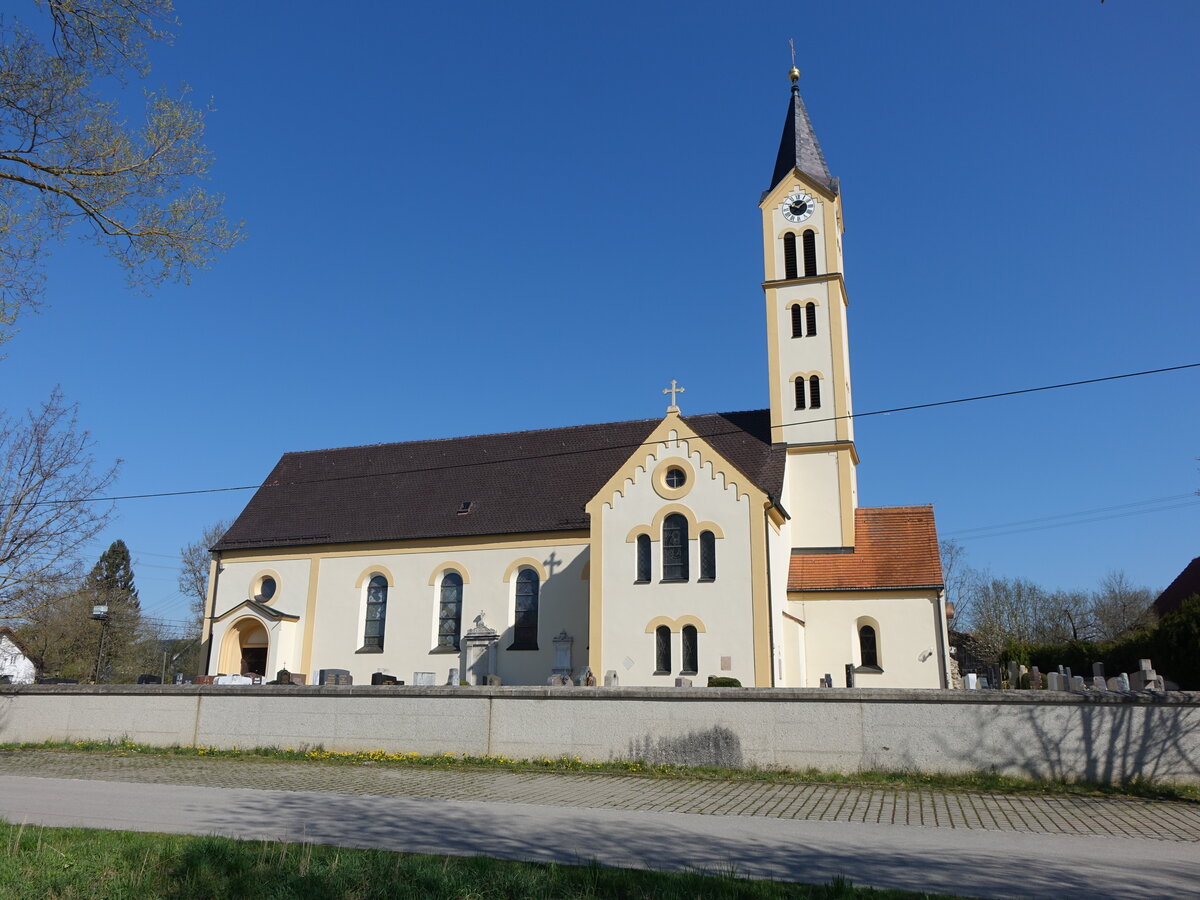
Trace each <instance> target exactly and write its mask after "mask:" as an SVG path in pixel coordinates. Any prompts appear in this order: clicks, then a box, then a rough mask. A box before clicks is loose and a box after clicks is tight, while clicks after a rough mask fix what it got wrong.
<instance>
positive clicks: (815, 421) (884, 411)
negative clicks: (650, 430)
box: [0, 362, 1200, 507]
mask: <svg viewBox="0 0 1200 900" xmlns="http://www.w3.org/2000/svg"><path fill="white" fill-rule="evenodd" d="M1195 368H1200V362H1195V363H1185V364H1183V365H1179V366H1166V367H1164V368H1161V369H1146V370H1144V371H1141V372H1126V373H1124V374H1121V375H1104V376H1101V377H1099V378H1085V379H1081V380H1079V381H1065V382H1061V383H1058V384H1044V385H1040V386H1038V387H1031V388H1019V389H1016V390H1011V391H997V392H995V393H991V394H977V395H974V396H971V397H957V398H955V399H953V400H934V401H931V402H929V403H916V404H912V405H910V406H895V407H891V408H890V409H876V410H872V411H870V412H865V413H851V414H848V415H844V416H826V417H824V418H820V419H809V420H807V421H804V422H785V423H784V426H788V425H819V424H821V423H824V422H837V421H840V420H846V419H865V418H868V417H870V416H883V415H890V414H892V413H899V412H913V411H915V410H919V409H933V408H935V407H939V406H953V405H956V404H960V403H974V402H977V401H980V400H995V399H998V398H1000V397H1016V396H1019V395H1021V394H1034V393H1038V392H1041V391H1054V390H1060V389H1062V388H1069V387H1080V386H1082V385H1088V384H1100V383H1103V382H1106V381H1119V380H1121V379H1125V378H1139V377H1141V376H1143V375H1160V374H1163V373H1165V372H1178V371H1181V370H1183V369H1195ZM739 433H741V429H730V430H728V431H714V432H710V433H708V434H706V435H701V437H702V438H704V439H709V438H713V437H720V436H722V435H729V434H739ZM653 443H654V442H651V441H639V442H636V443H631V444H612V445H609V446H608V447H606V448H605V449H608V450H624V449H627V450H634V449H636V448H638V447H649V446H651V445H652V444H653ZM594 452H596V450H595V448H587V449H580V450H558V451H555V452H553V453H534V454H528V455H525V456H512V457H507V458H505V459H488V460H482V461H477V462H470V463H457V464H442V465H436V466H423V467H420V468H414V469H400V470H396V471H391V472H368V473H362V474H357V475H338V476H334V477H326V478H311V479H303V480H297V481H288V482H283V483H280V484H273V485H268V484H267V483H266V482H262V483H259V484H244V485H236V486H233V487H219V488H199V489H196V490H187V491H155V492H151V493H145V494H124V495H119V496H114V497H77V498H72V499H64V500H39V501H35V502H34V503H31V504H29V505H30V506H43V505H48V504H63V503H116V502H119V501H124V500H151V499H159V498H163V497H187V496H194V495H197V494H219V493H227V492H231V491H255V490H258V489H260V488H263V487H290V486H293V485H298V484H325V483H331V482H336V481H355V480H359V479H363V478H389V477H392V476H395V475H414V474H418V473H422V472H438V471H445V470H448V469H461V468H474V467H476V466H480V465H499V464H502V463H512V462H523V461H525V460H532V459H552V458H556V457H564V456H577V455H580V454H584V453H594ZM16 505H19V504H16V503H4V504H0V507H6V506H16Z"/></svg>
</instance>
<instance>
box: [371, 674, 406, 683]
mask: <svg viewBox="0 0 1200 900" xmlns="http://www.w3.org/2000/svg"><path fill="white" fill-rule="evenodd" d="M371 684H375V685H381V684H385V685H393V684H404V682H403V681H397V680H396V676H395V675H387V674H385V673H383V672H373V673H372V674H371Z"/></svg>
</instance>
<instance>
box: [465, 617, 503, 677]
mask: <svg viewBox="0 0 1200 900" xmlns="http://www.w3.org/2000/svg"><path fill="white" fill-rule="evenodd" d="M499 640H500V635H499V633H497V631H496V629H495V628H489V627H488V625H487V623H486V622H484V621H483V610H480V611H479V615H477V616H476V617H475V624H474V626H473V627H472V628H471V629H470V630H469V631H468V632H467V633H466V634H464V635H463V636H462V645H463V648H464V653H465V655H466V662H465V663H464V665H463V671H464V672H466V678H465V680H466V681H468V682H470V683H471V684H482V685H487V684H490V683H491V679H492V676H494V675H496V642H497V641H499Z"/></svg>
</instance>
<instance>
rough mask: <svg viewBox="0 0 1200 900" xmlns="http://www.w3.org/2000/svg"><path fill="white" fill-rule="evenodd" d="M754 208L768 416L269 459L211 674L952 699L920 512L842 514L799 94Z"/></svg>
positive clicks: (220, 586)
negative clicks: (849, 689) (566, 682)
mask: <svg viewBox="0 0 1200 900" xmlns="http://www.w3.org/2000/svg"><path fill="white" fill-rule="evenodd" d="M797 77H798V73H797ZM760 209H761V212H762V229H763V231H762V233H763V238H764V241H765V247H764V251H765V269H766V271H765V280H764V282H763V285H762V286H763V288H764V290H765V293H766V311H767V364H768V370H769V375H770V381H769V388H770V392H769V393H770V408H769V409H763V410H754V411H749V412H731V413H710V414H703V415H688V416H685V415H683V413H682V412H681V411H680V409H679V406H678V404H677V403H676V392H677V391H676V385H675V382H672V383H671V387H670V388H668V389H666V390H664V391H663V393H664V394H665V393H670V394H671V401H670V406H669V407H668V408H667V412H666V415H665V416H664V417H663V418H661V419H643V420H638V421H628V422H615V423H609V424H600V425H579V426H575V427H570V428H555V429H549V430H544V431H525V432H514V433H509V434H492V435H478V436H474V437H463V438H455V439H446V440H428V441H413V442H408V443H396V444H377V445H372V446H364V447H348V448H342V449H334V450H315V451H309V452H300V453H285V454H284V455H283V457H282V458H281V459H280V460H279V462H278V463H277V464H276V466H275V468H274V470H273V471H272V472H271V474H270V475H269V476H268V477H267V479H266V481H265V482H264V484H263V486H262V487H261V488H260V489H259V490H258V491H257V492H256V493H255V495H254V496H253V498H252V499H251V500H250V502H249V503H248V504H247V506H246V508H245V510H244V511H243V512H242V514H241V515H240V516H239V517H238V518H237V520H236V521H235V522H234V524H233V525H232V526H231V527H230V529H229V530H228V531H227V532H226V534H225V535H224V536H223V537H222V539H221V540H220V542H219V543H218V544H217V545H216V547H215V548H214V561H213V568H212V574H211V577H210V579H209V584H210V593H209V599H208V605H207V612H208V615H207V618H206V622H205V631H204V638H205V641H206V646H207V658H208V665H207V672H208V673H210V674H217V673H254V674H262V675H268V676H270V675H273V673H274V672H276V671H277V670H279V669H283V668H286V669H289V670H291V671H292V672H296V673H305V674H306V675H307V676H308V678H309V680H310V681H315V680H316V677H317V674H318V672H319V670H322V669H345V670H348V671H349V672H350V674H351V676H352V677H353V679H354V681H355V682H357V683H362V682H365V681H369V680H370V679H371V677H372V676H373V675H374V674H376V673H388V674H391V675H393V676H395V677H397V678H399V679H401V680H406V681H407V680H409V679H414V678H416V677H417V676H416V673H432V675H429V674H426V675H424V676H422V678H421V680H422V681H425V680H428V679H430V678H432V679H433V680H435V681H436V682H437V683H445V682H446V680H447V678H448V677H449V676H450V673H451V670H452V669H457V670H459V675H460V677H461V678H463V679H465V680H468V681H470V682H471V683H480V682H481V681H486V680H487V676H488V675H491V674H494V675H498V676H499V677H500V679H501V680H502V682H503V683H505V684H513V683H515V684H545V683H546V682H547V679H548V678H550V677H551V675H552V674H559V675H565V674H570V675H572V676H574V677H576V678H578V677H580V675H581V674H585V673H586V672H587V670H589V669H590V672H591V674H592V675H594V677H595V678H596V679H597V680H598V681H600V682H601V683H603V680H604V678H605V675H606V673H609V672H612V673H615V674H616V676H617V678H618V679H619V682H620V684H622V685H661V686H669V685H673V684H674V683H675V679H676V677H678V676H685V677H693V678H697V679H699V683H700V684H703V683H704V679H705V678H706V677H707V676H712V675H716V676H726V677H733V678H737V679H739V680H740V681H741V683H742V684H743V685H745V686H747V687H749V686H762V687H766V686H773V685H775V686H809V687H815V686H817V685H818V684H819V682H820V680H821V679H822V678H823V676H825V675H826V674H829V675H831V676H832V678H833V682H834V684H838V685H840V684H843V683H844V679H845V677H846V673H845V669H846V666H847V665H850V666H853V667H854V668H855V670H856V675H857V678H856V680H857V684H858V685H859V686H863V687H927V688H938V687H945V686H947V679H948V669H949V655H948V652H949V651H948V640H947V634H946V617H945V607H944V603H943V596H942V587H943V586H942V575H941V566H940V563H939V560H938V553H937V534H936V531H935V528H934V519H933V510H932V508H930V507H928V506H916V507H897V508H884V509H867V508H859V506H858V491H857V482H856V467H857V465H858V454H857V451H856V449H855V443H854V423H853V419H852V417H851V412H852V404H851V390H850V367H849V333H848V329H847V318H846V307H847V298H846V293H845V284H844V281H843V277H842V271H843V269H842V242H841V234H842V230H843V225H842V210H841V196H840V186H839V184H838V182H837V180H836V179H834V178H832V177H831V176H830V174H829V171H828V169H827V167H826V164H825V159H824V157H823V155H822V153H821V149H820V146H819V145H818V143H817V139H816V136H815V135H814V133H813V130H812V125H811V123H810V121H809V118H808V114H807V112H806V110H805V107H804V103H803V101H802V100H801V98H800V93H799V90H798V88H797V86H796V85H795V84H794V83H793V88H792V94H791V98H790V100H789V105H788V112H787V119H786V123H785V127H784V132H783V138H782V140H781V142H780V147H779V152H778V156H777V159H776V162H775V166H774V170H773V172H772V175H771V181H770V188H769V190H768V191H767V192H766V193H765V194H764V195H763V197H762V199H761V203H760ZM745 362H746V363H747V364H755V361H754V360H747V361H745ZM658 387H659V386H657V385H656V386H654V389H655V390H657V389H658ZM679 390H682V389H679ZM473 625H474V627H472V626H473Z"/></svg>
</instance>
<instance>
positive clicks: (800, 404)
mask: <svg viewBox="0 0 1200 900" xmlns="http://www.w3.org/2000/svg"><path fill="white" fill-rule="evenodd" d="M796 409H804V376H803V375H801V376H800V377H799V378H797V379H796Z"/></svg>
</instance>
